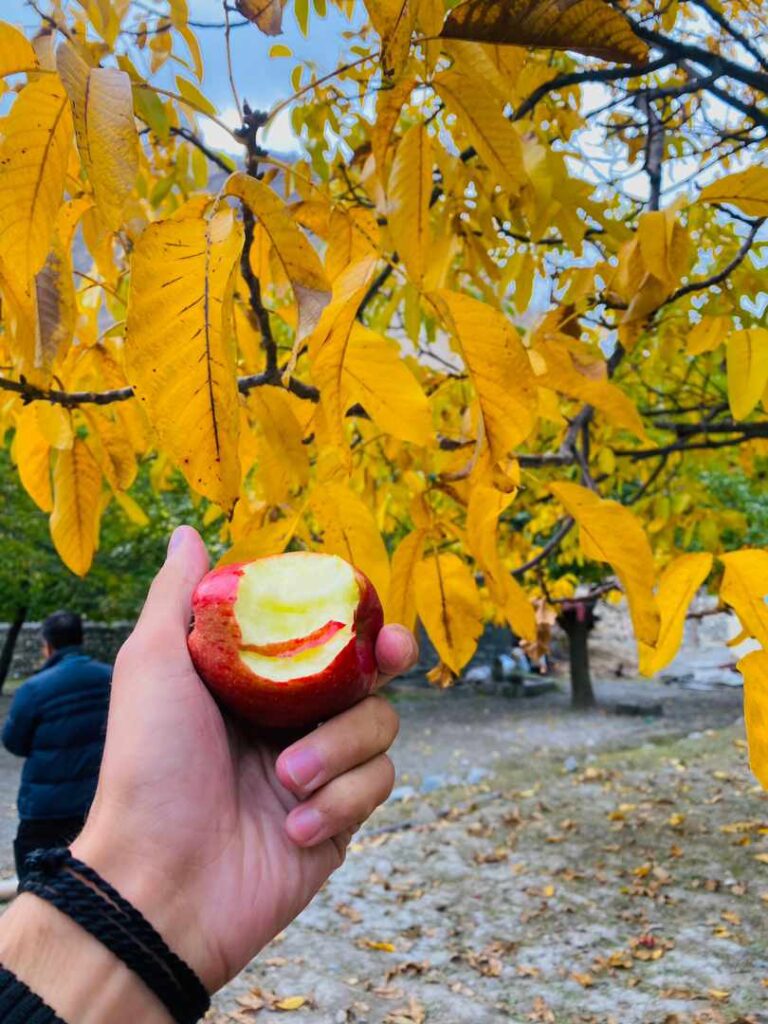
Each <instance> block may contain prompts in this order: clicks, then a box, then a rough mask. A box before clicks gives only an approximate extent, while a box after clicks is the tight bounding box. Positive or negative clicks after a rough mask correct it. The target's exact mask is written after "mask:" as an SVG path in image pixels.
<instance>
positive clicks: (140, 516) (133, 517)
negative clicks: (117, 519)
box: [115, 491, 149, 528]
mask: <svg viewBox="0 0 768 1024" xmlns="http://www.w3.org/2000/svg"><path fill="white" fill-rule="evenodd" d="M115 501H116V502H117V504H118V505H119V506H120V508H121V509H122V510H123V512H125V514H126V516H128V518H129V519H130V521H131V522H132V523H134V524H135V525H136V526H141V527H142V528H143V527H145V526H149V516H148V515H147V513H146V512H145V511H144V509H143V508H142V507H141V505H139V503H138V502H137V501H136V500H135V499H134V498H132V497H131V496H130V494H126V493H125V491H115Z"/></svg>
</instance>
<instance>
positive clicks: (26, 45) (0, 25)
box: [0, 21, 37, 78]
mask: <svg viewBox="0 0 768 1024" xmlns="http://www.w3.org/2000/svg"><path fill="white" fill-rule="evenodd" d="M36 67H37V55H36V54H35V51H34V49H33V47H32V44H31V43H30V42H29V40H28V39H27V38H26V36H25V35H24V34H23V33H22V32H20V31H19V30H18V29H17V28H14V27H13V25H9V24H8V22H6V21H0V78H5V77H6V76H7V75H16V74H18V73H19V72H20V71H33V70H34V69H35V68H36Z"/></svg>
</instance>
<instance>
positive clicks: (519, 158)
mask: <svg viewBox="0 0 768 1024" xmlns="http://www.w3.org/2000/svg"><path fill="white" fill-rule="evenodd" d="M434 84H435V88H436V89H437V91H438V93H439V94H440V96H441V97H442V99H443V100H444V101H445V103H446V104H447V106H448V108H449V109H450V110H452V111H453V113H454V114H456V117H457V118H458V122H459V126H460V127H461V128H462V129H463V131H465V132H466V134H467V137H468V138H469V140H470V142H471V143H472V145H473V146H474V147H475V149H476V150H477V152H478V153H479V155H480V158H481V159H482V160H483V162H484V163H485V164H486V165H487V166H488V168H489V169H490V171H491V172H492V174H493V177H494V178H495V180H497V181H498V183H499V184H500V185H501V186H502V187H503V188H504V189H506V191H507V192H508V193H509V195H510V196H517V195H519V193H520V190H521V189H522V188H523V186H524V185H525V184H526V182H527V180H528V175H527V174H526V171H525V165H524V160H523V145H522V142H521V140H520V136H519V135H518V132H517V128H516V127H515V126H514V125H513V124H512V123H511V122H510V120H509V119H508V118H507V117H505V116H504V111H503V103H502V102H500V101H499V98H498V96H497V94H496V92H495V91H494V90H492V89H487V88H485V86H484V83H483V80H482V79H481V78H476V77H475V76H474V74H472V72H471V70H470V69H469V68H466V67H464V66H463V65H462V67H461V68H459V67H458V66H457V67H455V68H453V69H452V70H450V71H444V72H442V73H441V74H439V75H436V76H435V82H434Z"/></svg>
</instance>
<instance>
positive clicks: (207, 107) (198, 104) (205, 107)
mask: <svg viewBox="0 0 768 1024" xmlns="http://www.w3.org/2000/svg"><path fill="white" fill-rule="evenodd" d="M176 88H177V89H178V90H179V95H180V96H183V97H184V99H185V100H186V101H187V103H188V104H189V105H190V107H192V108H193V110H199V111H201V112H202V113H203V114H212V115H215V114H216V106H215V104H213V103H211V101H210V100H209V99H208V97H207V96H204V95H203V93H202V92H201V91H200V90H199V89H198V87H197V86H196V85H195V83H194V82H190V81H189V79H188V78H182V77H181V75H177V76H176Z"/></svg>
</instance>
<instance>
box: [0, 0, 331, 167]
mask: <svg viewBox="0 0 768 1024" xmlns="http://www.w3.org/2000/svg"><path fill="white" fill-rule="evenodd" d="M70 2H73V0H70ZM152 6H153V7H155V8H157V9H158V10H160V11H162V10H167V4H165V3H163V2H162V0H153V2H152ZM43 7H45V5H44V4H43ZM0 9H2V18H3V20H6V21H10V22H12V23H13V24H16V25H19V26H22V27H25V28H27V29H29V28H32V27H34V26H36V25H37V24H39V22H38V19H37V16H36V15H35V13H34V12H33V11H31V10H30V9H29V7H27V6H26V4H25V2H24V0H0ZM189 11H190V20H192V21H211V22H215V23H220V22H221V21H222V5H221V2H220V0H189ZM292 11H293V5H292V4H289V5H288V7H287V8H286V15H285V22H284V32H283V35H282V36H280V37H279V38H277V39H269V38H267V37H266V36H265V35H263V34H262V33H261V32H260V31H259V30H258V29H257V28H256V27H255V26H252V25H246V26H245V27H243V28H237V29H235V30H233V32H232V58H233V65H234V69H235V80H236V82H237V84H238V87H239V90H240V94H241V98H245V99H247V100H248V102H249V103H250V105H251V106H252V107H254V108H257V109H266V110H269V109H271V108H272V107H273V106H275V105H276V104H277V103H278V102H280V101H282V100H284V99H286V98H287V97H288V96H290V95H291V94H292V92H293V88H292V86H291V83H290V74H291V71H292V69H293V67H294V66H295V64H296V59H295V58H299V59H307V60H312V61H314V62H315V63H316V64H317V66H318V69H319V73H320V74H322V73H323V72H324V71H331V70H333V68H334V67H335V66H336V63H337V60H336V58H337V56H338V53H339V50H340V46H341V39H340V35H341V32H342V31H343V30H344V28H345V27H348V22H347V21H346V20H345V19H344V18H342V16H341V15H340V14H339V13H338V12H337V11H336V10H335V9H334V8H332V7H331V6H330V5H329V8H328V14H327V16H326V17H325V18H319V17H318V16H317V15H316V14H314V13H313V15H312V17H313V21H312V22H311V23H310V33H309V38H306V39H305V38H304V37H303V36H302V34H301V32H300V31H299V28H298V26H297V24H296V21H295V19H294V17H293V13H292ZM241 20H242V19H241V18H240V16H239V15H232V21H233V22H238V21H241ZM196 32H197V36H198V39H199V40H200V44H201V47H202V51H203V59H204V62H205V79H204V82H203V91H204V92H205V94H206V96H207V97H208V98H209V99H210V100H211V101H212V102H213V103H214V104H215V105H216V106H217V107H218V109H219V114H220V118H221V120H222V121H223V122H224V123H225V124H228V125H229V126H230V127H235V126H236V125H237V112H236V108H235V104H234V100H233V98H232V91H231V89H230V85H229V78H228V74H227V63H226V49H225V45H224V33H223V31H222V30H220V29H210V30H206V29H196ZM278 42H279V43H281V44H284V45H286V46H289V47H290V48H291V50H292V51H293V54H294V57H293V58H273V59H270V58H269V51H270V48H271V47H272V46H273V44H275V43H278ZM179 70H180V69H179ZM159 84H164V85H168V84H170V83H167V82H166V83H159ZM200 127H201V130H202V132H203V134H204V136H205V139H206V141H207V142H208V143H209V144H210V145H211V146H214V147H216V148H219V149H228V150H232V151H235V152H237V151H238V150H239V148H240V147H238V146H237V144H234V143H233V142H232V139H231V138H230V137H229V136H228V135H227V133H226V132H224V131H222V130H221V129H220V128H218V127H217V126H216V125H215V124H214V123H213V122H210V121H206V119H205V118H203V117H201V118H200ZM264 141H265V142H266V144H267V145H268V146H269V147H270V148H271V149H273V150H275V151H278V152H283V153H287V152H291V151H296V149H297V141H296V138H295V136H294V134H293V131H292V130H291V126H290V120H289V115H288V112H287V111H285V112H284V113H283V114H280V115H278V116H277V118H276V119H275V121H274V122H273V124H272V126H271V128H270V133H269V135H268V136H267V137H266V138H265V140H264Z"/></svg>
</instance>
